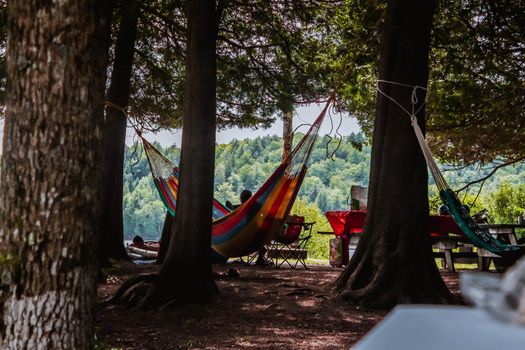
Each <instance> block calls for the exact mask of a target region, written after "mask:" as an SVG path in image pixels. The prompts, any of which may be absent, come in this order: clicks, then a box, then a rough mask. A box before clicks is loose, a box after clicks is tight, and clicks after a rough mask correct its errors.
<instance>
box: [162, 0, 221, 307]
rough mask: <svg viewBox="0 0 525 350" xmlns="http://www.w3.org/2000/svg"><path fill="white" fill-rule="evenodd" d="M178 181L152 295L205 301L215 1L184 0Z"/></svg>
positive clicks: (211, 289) (211, 291)
mask: <svg viewBox="0 0 525 350" xmlns="http://www.w3.org/2000/svg"><path fill="white" fill-rule="evenodd" d="M186 11H187V18H188V29H187V31H188V34H187V35H188V36H187V55H186V76H185V88H184V117H183V128H182V147H181V148H182V152H181V160H180V182H179V192H178V197H177V209H176V215H175V217H176V218H177V219H176V220H175V225H174V226H173V231H172V238H171V242H170V244H169V248H168V252H167V255H166V258H165V261H164V264H163V265H162V267H161V270H160V272H159V276H158V278H157V280H156V283H155V287H154V293H153V296H154V300H155V301H156V302H160V303H162V302H163V301H166V300H170V299H173V298H180V299H182V300H185V301H187V302H206V301H209V300H210V299H211V298H213V297H214V295H215V294H216V293H217V288H216V286H215V282H214V280H213V277H212V269H211V257H210V249H211V225H212V202H213V174H214V167H215V133H216V84H217V81H216V79H217V78H216V75H217V68H216V67H217V65H216V37H217V20H218V19H217V12H216V11H215V1H213V0H206V1H196V0H193V1H189V2H188V3H187V7H186Z"/></svg>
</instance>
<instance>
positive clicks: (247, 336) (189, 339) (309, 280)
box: [96, 263, 458, 350]
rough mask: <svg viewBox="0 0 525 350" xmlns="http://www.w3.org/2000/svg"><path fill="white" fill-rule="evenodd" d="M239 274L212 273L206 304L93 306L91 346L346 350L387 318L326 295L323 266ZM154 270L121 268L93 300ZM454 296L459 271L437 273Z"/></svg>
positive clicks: (329, 274)
mask: <svg viewBox="0 0 525 350" xmlns="http://www.w3.org/2000/svg"><path fill="white" fill-rule="evenodd" d="M229 268H235V269H237V270H238V271H239V275H240V276H239V277H229V276H219V277H218V278H217V284H218V287H219V290H220V298H219V299H218V300H217V301H216V302H215V303H213V304H211V305H193V306H183V307H178V308H175V309H172V310H170V311H164V312H153V311H134V310H127V309H123V308H121V307H115V306H112V307H107V306H103V305H99V306H97V309H96V336H97V349H140V350H146V349H240V348H248V349H279V350H284V349H343V348H345V349H348V348H350V347H351V346H352V345H353V344H355V343H356V342H357V341H358V340H359V339H361V338H362V337H363V336H364V335H365V334H366V333H367V332H368V331H369V330H370V329H371V328H372V327H373V326H374V325H375V324H376V323H378V322H379V321H381V319H383V317H384V316H385V315H386V314H387V312H386V311H370V310H363V309H359V308H358V307H356V306H354V305H351V304H348V303H346V302H344V301H342V300H340V299H339V298H335V295H334V294H333V292H332V289H331V287H332V283H333V282H334V281H335V280H336V278H337V277H338V276H339V274H340V273H341V271H342V270H341V269H338V268H332V267H330V266H310V269H309V270H305V269H303V268H297V269H286V268H280V269H275V268H273V267H271V266H270V267H258V266H246V265H243V264H240V263H229V264H225V265H215V266H214V271H215V272H216V273H217V274H219V275H220V274H225V272H226V271H227V269H229ZM156 269H157V266H155V265H135V264H131V263H130V264H123V265H121V267H119V268H115V269H113V270H111V271H109V272H108V275H107V283H106V284H100V285H99V287H98V297H99V300H100V301H101V300H104V299H105V298H107V297H108V296H110V295H111V294H112V293H113V292H114V291H115V290H116V289H117V288H118V287H119V285H120V284H121V283H122V281H124V280H125V279H126V278H128V277H130V276H134V275H136V274H141V273H147V272H153V271H155V270H156ZM442 275H443V278H444V280H445V282H446V283H447V285H448V286H449V288H450V289H451V291H452V292H453V293H455V294H457V293H458V274H454V273H445V272H443V273H442Z"/></svg>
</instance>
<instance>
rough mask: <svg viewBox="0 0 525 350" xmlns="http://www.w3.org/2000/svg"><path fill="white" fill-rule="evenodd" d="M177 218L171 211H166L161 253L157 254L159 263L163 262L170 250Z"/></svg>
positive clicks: (161, 236)
mask: <svg viewBox="0 0 525 350" xmlns="http://www.w3.org/2000/svg"><path fill="white" fill-rule="evenodd" d="M174 221H175V218H174V217H173V215H171V214H170V213H169V212H166V217H165V218H164V225H163V226H162V234H161V235H160V247H159V254H158V256H157V261H156V263H157V264H159V265H160V264H162V263H163V262H164V258H165V257H166V253H167V252H168V247H169V245H170V241H171V231H172V227H173V222H174Z"/></svg>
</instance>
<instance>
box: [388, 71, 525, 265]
mask: <svg viewBox="0 0 525 350" xmlns="http://www.w3.org/2000/svg"><path fill="white" fill-rule="evenodd" d="M378 82H380V83H381V82H383V83H390V84H394V85H399V86H404V87H410V88H412V89H413V93H412V111H411V112H409V111H408V110H407V109H405V108H404V107H403V106H402V105H401V104H399V103H398V102H397V101H395V100H394V99H393V98H392V97H390V96H388V95H387V94H385V93H384V92H383V91H381V89H379V86H378V92H379V93H381V94H382V95H383V96H385V97H386V98H388V99H389V100H391V101H392V102H394V103H395V104H396V105H397V106H399V107H400V108H401V109H402V110H403V111H405V112H406V113H407V114H408V115H410V119H411V121H412V127H413V128H414V132H415V134H416V137H417V140H418V142H419V146H420V147H421V151H422V152H423V155H424V157H425V160H426V162H427V165H428V168H429V169H430V172H431V173H432V177H433V178H434V180H435V182H436V185H437V187H438V189H439V196H440V198H441V201H442V202H443V204H444V205H445V206H446V208H447V209H448V212H449V213H450V215H451V216H452V218H453V219H454V221H455V222H456V224H457V225H458V226H459V228H460V229H461V231H463V233H464V234H465V235H466V236H467V237H468V238H469V239H470V240H471V241H472V243H473V244H474V245H476V246H477V247H480V248H483V249H486V250H488V251H490V252H491V253H494V254H497V255H499V256H501V257H509V258H513V257H516V258H517V257H519V256H521V255H523V254H524V253H525V246H521V245H512V244H508V243H505V242H503V241H501V240H499V239H497V238H495V237H494V236H493V235H492V234H490V232H489V230H488V229H487V228H484V227H480V226H479V225H478V223H477V222H476V221H474V219H472V217H471V216H470V214H469V212H468V211H467V209H466V208H465V207H464V206H463V205H462V204H461V201H460V200H459V198H458V196H457V195H456V193H455V192H454V191H453V190H452V189H450V187H449V186H448V184H447V181H446V180H445V178H444V177H443V174H442V173H441V171H440V170H439V168H438V166H437V164H436V161H435V160H434V157H433V155H432V151H430V148H429V147H428V144H427V142H426V140H425V136H424V135H423V132H422V131H421V128H420V127H419V125H418V123H417V117H416V114H417V112H418V111H419V109H421V108H422V106H423V105H422V106H421V107H420V108H419V109H418V110H415V108H414V107H415V105H416V104H417V97H416V91H417V89H422V90H426V89H425V88H423V87H421V86H412V85H407V84H400V83H395V82H390V81H384V80H379V81H378Z"/></svg>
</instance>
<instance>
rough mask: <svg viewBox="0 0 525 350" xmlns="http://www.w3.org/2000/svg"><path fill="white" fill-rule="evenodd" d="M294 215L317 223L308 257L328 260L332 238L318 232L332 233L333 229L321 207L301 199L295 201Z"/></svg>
mask: <svg viewBox="0 0 525 350" xmlns="http://www.w3.org/2000/svg"><path fill="white" fill-rule="evenodd" d="M292 214H294V215H300V216H304V218H305V222H315V225H314V226H313V230H312V233H313V235H312V238H311V239H310V241H308V244H307V246H306V249H307V250H308V257H309V258H313V259H328V254H329V252H328V241H329V239H330V238H332V237H330V236H328V235H318V234H317V232H318V231H325V232H326V231H331V228H330V224H329V223H328V220H326V217H325V216H324V214H323V213H322V212H321V210H320V209H319V207H317V206H316V205H315V204H314V203H310V202H308V201H307V200H305V199H302V198H299V199H297V200H296V201H295V204H294V206H293V209H292Z"/></svg>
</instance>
